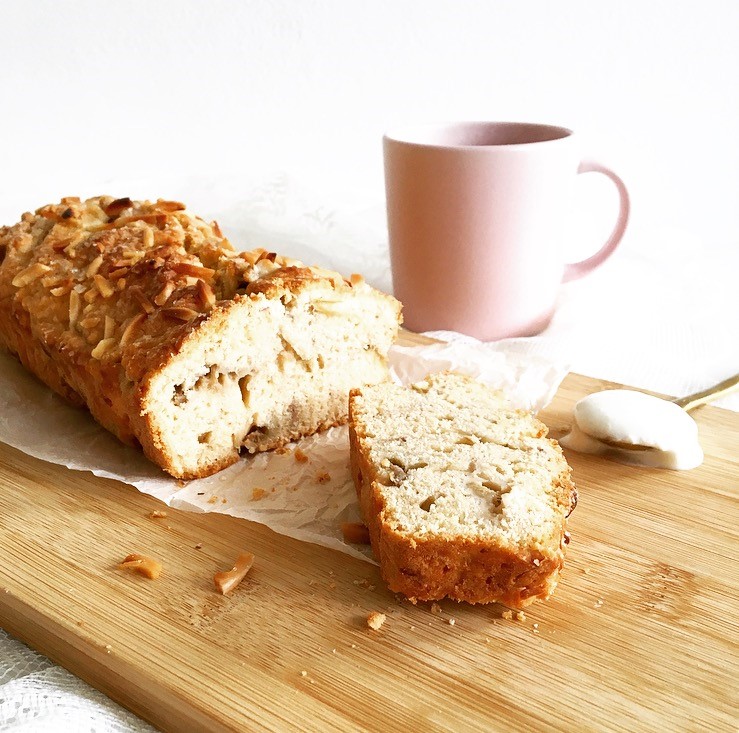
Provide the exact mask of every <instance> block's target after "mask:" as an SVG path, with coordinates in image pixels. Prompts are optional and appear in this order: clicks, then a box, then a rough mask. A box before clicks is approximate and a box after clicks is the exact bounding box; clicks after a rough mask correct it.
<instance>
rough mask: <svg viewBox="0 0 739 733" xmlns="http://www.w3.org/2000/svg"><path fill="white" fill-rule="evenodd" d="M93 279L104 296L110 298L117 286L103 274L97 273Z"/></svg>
mask: <svg viewBox="0 0 739 733" xmlns="http://www.w3.org/2000/svg"><path fill="white" fill-rule="evenodd" d="M93 280H94V282H95V286H96V287H97V289H98V292H99V293H100V295H102V296H103V298H110V296H111V295H113V293H114V292H115V288H114V287H113V286H112V285H111V284H110V281H109V280H108V279H107V278H105V277H103V276H102V275H95V277H94V278H93Z"/></svg>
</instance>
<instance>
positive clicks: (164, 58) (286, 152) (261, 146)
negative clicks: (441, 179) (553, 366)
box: [0, 0, 739, 257]
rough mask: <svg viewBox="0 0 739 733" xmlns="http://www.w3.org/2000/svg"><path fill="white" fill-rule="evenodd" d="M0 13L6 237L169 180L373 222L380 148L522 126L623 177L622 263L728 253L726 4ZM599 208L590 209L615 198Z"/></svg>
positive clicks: (734, 199) (336, 5) (62, 5)
mask: <svg viewBox="0 0 739 733" xmlns="http://www.w3.org/2000/svg"><path fill="white" fill-rule="evenodd" d="M0 8H1V10H0V13H1V15H0V18H1V21H2V45H0V92H1V93H0V109H1V112H0V220H1V221H2V222H10V221H13V220H15V218H16V217H17V215H18V214H19V213H20V211H19V209H28V208H34V207H36V206H38V205H40V204H42V203H45V202H46V200H47V199H48V200H51V199H53V198H55V197H59V196H61V195H66V194H74V193H75V192H79V193H82V194H88V193H98V192H99V191H98V190H97V189H94V188H91V187H92V186H95V185H99V182H107V181H110V182H111V183H110V185H109V188H116V182H119V181H121V180H124V179H126V180H127V179H131V178H137V179H145V180H151V179H154V180H164V178H163V177H164V176H165V175H166V176H182V177H185V178H189V177H192V176H197V177H198V178H200V179H211V178H215V177H218V176H219V175H220V174H223V173H229V172H233V173H236V174H238V175H241V176H243V177H244V179H245V180H252V179H257V178H258V177H259V176H261V175H263V174H264V173H265V172H267V173H270V172H273V171H283V170H286V171H290V172H291V174H293V175H295V176H298V177H299V178H300V180H301V181H304V182H305V184H306V185H307V186H309V187H310V188H312V189H316V190H319V189H320V190H329V191H330V190H333V189H340V190H341V191H342V192H343V193H345V194H346V193H347V192H348V193H350V194H352V195H353V196H355V197H356V198H357V199H359V198H364V199H366V200H368V201H370V200H371V201H377V200H380V199H381V198H382V195H383V190H382V167H381V148H380V138H381V134H382V132H383V131H384V130H385V129H386V128H388V127H392V126H394V125H396V124H398V123H407V122H412V121H415V120H419V121H428V120H446V119H516V120H518V119H521V120H530V121H545V122H553V123H556V124H564V125H566V126H570V127H572V128H574V129H576V130H577V131H578V132H580V133H582V135H583V138H584V145H585V147H586V150H585V151H584V152H587V153H591V154H594V155H596V156H601V157H605V159H606V162H608V163H611V164H612V165H613V166H614V167H615V168H616V169H617V170H618V171H619V172H620V173H621V174H622V175H623V177H624V178H625V179H626V180H627V182H628V183H629V187H630V189H631V191H632V195H633V198H634V213H633V219H632V227H631V231H630V232H629V235H628V238H627V241H626V245H627V246H629V244H630V243H633V242H634V241H638V246H639V247H640V248H643V247H647V248H659V251H660V255H662V254H664V256H666V257H669V256H670V255H671V253H672V252H673V251H674V252H677V253H681V252H683V251H684V250H685V249H689V248H692V247H696V248H701V249H704V248H708V249H712V248H716V247H726V246H736V245H737V242H738V241H739V206H738V205H737V204H738V202H739V145H738V144H737V135H739V92H737V90H739V52H738V51H737V48H738V47H739V3H737V2H734V1H733V0H702V1H701V2H692V1H687V0H679V1H676V0H670V1H654V0H653V1H650V0H638V1H631V2H630V1H629V0H625V1H624V0H622V1H621V2H592V1H591V0H577V1H572V0H565V1H563V2H550V1H549V0H537V1H536V2H525V1H523V2H522V1H518V2H517V1H515V0H504V1H500V0H498V1H496V0H488V1H479V2H470V1H469V0H467V1H457V2H451V1H444V0H412V1H408V0H406V1H404V0H373V1H372V2H364V1H358V0H345V1H344V2H342V1H341V0H305V1H304V2H300V1H298V0H292V1H290V0H262V1H259V0H247V1H246V2H235V1H233V2H229V1H224V0H209V1H208V2H193V1H192V0H191V1H189V2H173V1H171V0H167V1H164V2H142V1H141V0H139V1H138V2H137V1H136V0H134V1H129V2H115V3H113V2H101V1H100V0H77V1H76V2H57V1H56V0H41V1H36V2H34V1H32V0H25V1H24V2H19V1H18V0H10V1H9V0H3V2H2V4H0ZM591 178H593V177H591ZM595 178H596V179H597V177H595ZM167 180H169V179H167ZM600 187H601V188H602V189H603V191H602V192H599V193H592V194H591V198H593V199H594V200H595V199H597V202H600V200H601V199H604V200H605V199H607V198H608V197H609V196H610V191H608V189H607V184H606V183H603V184H602V185H601V186H600ZM589 188H590V189H597V188H598V185H597V182H591V184H590V185H589ZM245 190H246V189H245ZM111 193H120V191H111ZM123 193H126V194H128V193H131V195H136V192H129V191H124V192H123ZM162 193H163V194H164V195H166V193H167V192H166V191H165V192H162ZM233 193H234V195H238V194H239V193H240V192H239V191H234V192H233ZM583 195H584V196H585V197H586V198H587V194H583ZM197 203H198V204H200V206H201V207H203V206H204V207H205V208H206V209H208V211H210V210H218V208H219V203H220V202H218V201H211V200H208V199H207V196H206V197H205V198H204V200H203V201H202V202H200V201H197ZM586 203H587V202H586ZM591 203H593V205H595V203H596V202H595V201H594V202H591ZM604 205H605V204H604ZM583 208H586V209H587V208H591V207H590V206H588V205H586V206H584V207H583ZM593 226H595V224H594V225H593ZM605 228H607V225H606V226H605ZM590 239H591V240H592V239H593V236H590ZM590 246H591V248H592V246H593V243H592V241H591V242H590Z"/></svg>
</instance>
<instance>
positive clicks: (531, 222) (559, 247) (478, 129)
mask: <svg viewBox="0 0 739 733" xmlns="http://www.w3.org/2000/svg"><path fill="white" fill-rule="evenodd" d="M383 142H384V148H385V185H386V192H387V211H388V227H389V233H390V254H391V260H392V270H393V286H394V290H395V296H396V297H397V298H398V299H399V300H400V301H401V302H402V303H403V304H404V318H405V325H406V327H407V328H409V329H411V330H413V331H428V330H436V329H444V330H452V331H461V332H462V333H467V334H470V335H472V336H476V337H478V338H480V339H483V340H492V339H498V338H505V337H508V336H530V335H532V334H535V333H539V332H540V331H542V330H543V329H544V328H545V327H546V326H547V325H548V323H549V321H550V320H551V318H552V315H553V313H554V305H555V301H556V298H557V291H558V288H559V285H560V283H562V282H563V281H567V280H574V279H576V278H579V277H582V276H583V275H586V274H587V273H589V272H591V271H592V270H593V269H594V268H596V267H598V265H600V264H602V263H603V262H605V261H606V259H608V257H609V256H610V255H611V254H612V253H613V251H614V250H615V249H616V247H617V246H618V243H619V242H620V241H621V237H622V236H623V233H624V230H625V229H626V223H627V220H628V217H629V196H628V193H627V191H626V187H625V186H624V183H623V181H622V180H621V179H620V178H619V177H618V176H617V175H616V174H615V173H614V172H613V171H612V170H610V169H609V168H607V167H606V166H604V165H601V164H600V163H597V162H595V161H592V160H582V159H581V158H580V156H579V154H578V143H577V139H576V136H575V135H574V134H573V133H572V131H571V130H568V129H566V128H564V127H554V126H551V125H535V124H526V123H517V122H459V123H453V124H447V125H437V126H424V127H417V128H414V129H407V130H399V131H397V132H395V133H389V134H387V135H385V137H384V141H383ZM590 171H595V172H598V173H603V174H604V175H606V176H608V178H610V179H611V180H612V181H613V182H614V183H615V184H616V188H617V189H618V193H619V197H620V212H619V215H618V220H617V222H616V225H615V227H614V229H613V232H612V233H611V236H610V237H609V238H608V241H607V242H606V243H605V244H604V245H603V247H601V249H600V250H598V252H596V253H595V254H594V255H593V256H592V257H589V258H588V259H586V260H582V261H581V262H575V263H569V264H568V263H565V261H564V256H563V251H564V247H563V242H564V238H565V236H566V235H567V226H566V224H567V217H568V214H569V212H570V210H571V201H572V199H571V197H572V193H573V189H574V182H575V176H576V174H577V173H588V172H590Z"/></svg>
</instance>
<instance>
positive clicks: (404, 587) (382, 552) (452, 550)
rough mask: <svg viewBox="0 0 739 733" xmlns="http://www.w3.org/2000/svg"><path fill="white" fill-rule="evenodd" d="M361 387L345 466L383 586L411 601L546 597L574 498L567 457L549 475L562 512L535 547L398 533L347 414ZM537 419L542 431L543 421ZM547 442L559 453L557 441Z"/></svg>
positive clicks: (357, 427)
mask: <svg viewBox="0 0 739 733" xmlns="http://www.w3.org/2000/svg"><path fill="white" fill-rule="evenodd" d="M360 395H361V389H353V390H352V391H351V392H350V395H349V441H350V459H351V473H352V478H353V480H354V485H355V487H356V490H357V496H358V499H359V504H360V508H361V512H362V517H363V519H364V522H365V524H366V525H367V528H368V529H369V534H370V541H371V545H372V550H373V553H374V555H375V557H376V558H377V560H378V562H379V563H380V570H381V573H382V576H383V579H384V580H385V582H386V583H387V585H388V587H389V588H390V590H392V591H394V592H396V593H402V594H403V595H405V596H407V597H408V598H410V599H411V600H413V601H436V600H441V599H442V598H451V599H454V600H456V601H464V602H467V603H493V602H500V603H503V604H505V605H506V606H509V607H511V608H516V609H522V608H525V607H526V606H528V605H530V604H531V603H533V602H534V601H536V600H537V599H540V600H545V599H546V598H548V597H549V596H550V595H551V593H552V592H553V590H554V588H555V587H556V585H557V581H558V579H559V574H560V571H561V569H562V567H563V564H564V556H565V547H566V545H567V543H568V542H569V535H568V534H567V532H566V517H567V516H568V515H569V514H570V513H571V511H572V510H573V509H574V508H575V504H576V502H577V492H576V489H575V485H574V483H573V482H572V480H571V477H570V470H569V467H568V466H567V465H566V462H565V463H564V469H563V471H562V473H561V474H560V475H559V476H557V477H555V479H554V482H553V486H554V488H555V490H556V496H557V503H558V506H559V507H560V511H561V513H562V526H561V532H558V533H557V534H556V536H552V537H549V538H544V542H543V543H542V544H541V546H540V547H538V548H535V549H534V548H532V549H526V550H522V551H519V552H513V551H511V550H510V549H508V548H502V547H498V546H496V545H495V544H492V543H486V542H483V541H470V540H464V539H461V538H457V537H442V536H430V537H427V538H420V537H414V536H412V535H409V534H404V533H402V532H399V531H397V530H396V529H395V528H394V527H393V526H392V525H391V523H389V522H387V521H385V500H384V497H383V491H382V488H383V487H382V482H381V480H380V476H379V472H378V471H377V469H376V467H375V466H374V465H373V463H372V462H371V461H370V459H369V448H368V446H367V445H366V440H367V436H365V435H364V433H363V428H362V425H361V424H359V423H358V421H356V420H355V419H354V413H353V403H354V398H355V397H358V396H360ZM541 427H542V437H543V436H544V435H546V432H547V428H546V426H544V425H543V424H541ZM551 442H553V443H554V444H555V445H556V447H557V450H558V451H559V452H560V453H561V449H560V448H559V444H557V443H556V442H555V441H551ZM563 461H564V459H563Z"/></svg>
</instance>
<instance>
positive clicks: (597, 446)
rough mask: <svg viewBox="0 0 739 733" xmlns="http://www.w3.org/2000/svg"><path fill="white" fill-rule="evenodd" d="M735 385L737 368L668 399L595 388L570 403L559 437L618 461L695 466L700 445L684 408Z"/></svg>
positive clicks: (570, 444)
mask: <svg viewBox="0 0 739 733" xmlns="http://www.w3.org/2000/svg"><path fill="white" fill-rule="evenodd" d="M737 387H739V374H735V375H734V376H732V377H729V378H728V379H725V380H723V381H722V382H719V384H716V385H714V386H713V387H709V388H708V389H704V390H701V391H700V392H696V393H695V394H691V395H688V396H686V397H681V398H679V399H674V400H664V399H661V398H659V397H653V396H651V395H648V394H645V393H643V392H637V391H635V390H628V389H614V390H604V391H602V392H596V393H594V394H592V395H589V396H587V397H584V398H583V399H582V400H580V401H579V402H578V403H577V404H576V405H575V409H574V421H573V425H572V430H571V431H570V432H569V433H568V434H567V435H565V436H563V438H562V439H561V440H560V443H561V444H562V445H563V446H564V447H566V448H571V449H572V450H575V451H579V452H580V453H595V454H599V455H604V456H606V457H608V458H612V459H614V460H618V461H621V462H622V463H632V464H637V465H645V466H655V467H659V468H672V469H689V468H695V467H696V466H699V465H700V464H701V463H702V462H703V451H702V450H701V447H700V444H699V443H698V426H697V425H696V423H695V421H694V420H693V419H692V418H691V417H690V416H689V415H688V414H687V413H688V412H689V411H690V410H694V409H695V408H697V407H699V406H700V405H704V404H706V403H707V402H711V401H713V400H715V399H718V398H719V397H722V396H723V395H726V394H728V393H729V392H731V391H733V390H735V389H737Z"/></svg>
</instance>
